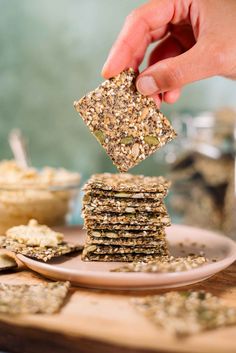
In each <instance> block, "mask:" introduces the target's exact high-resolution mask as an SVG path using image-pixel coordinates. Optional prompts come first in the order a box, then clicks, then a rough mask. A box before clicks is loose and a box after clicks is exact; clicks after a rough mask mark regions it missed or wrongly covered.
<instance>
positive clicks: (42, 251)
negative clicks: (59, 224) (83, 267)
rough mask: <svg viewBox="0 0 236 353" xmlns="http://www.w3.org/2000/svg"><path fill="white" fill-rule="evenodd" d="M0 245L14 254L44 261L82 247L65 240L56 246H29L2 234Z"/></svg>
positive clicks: (79, 249)
mask: <svg viewBox="0 0 236 353" xmlns="http://www.w3.org/2000/svg"><path fill="white" fill-rule="evenodd" d="M0 247H2V248H5V249H7V250H9V251H13V252H15V253H16V254H22V255H25V256H28V257H31V258H34V259H37V260H41V261H44V262H47V261H49V260H51V259H52V258H54V257H59V256H62V255H66V254H69V253H72V252H75V251H81V250H82V249H83V247H82V246H81V245H72V244H68V243H66V242H64V243H61V244H59V245H58V246H56V247H41V246H29V245H26V244H22V243H19V242H18V241H15V240H13V239H9V238H7V237H3V236H2V237H0Z"/></svg>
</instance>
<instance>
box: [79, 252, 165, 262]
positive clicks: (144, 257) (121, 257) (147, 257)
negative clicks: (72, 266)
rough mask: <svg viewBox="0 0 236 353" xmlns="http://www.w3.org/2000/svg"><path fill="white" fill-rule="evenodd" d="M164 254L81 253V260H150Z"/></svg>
mask: <svg viewBox="0 0 236 353" xmlns="http://www.w3.org/2000/svg"><path fill="white" fill-rule="evenodd" d="M162 255H166V254H164V253H162V254H149V255H147V254H134V253H132V254H93V253H89V254H87V255H83V254H82V257H81V258H82V260H83V261H100V262H132V261H147V262H148V261H151V260H154V259H156V258H157V257H158V256H162Z"/></svg>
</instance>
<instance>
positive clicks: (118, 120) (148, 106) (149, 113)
mask: <svg viewBox="0 0 236 353" xmlns="http://www.w3.org/2000/svg"><path fill="white" fill-rule="evenodd" d="M136 76H137V74H136V73H135V72H134V70H133V69H128V70H126V71H123V72H121V73H120V74H119V75H118V76H116V77H113V78H111V79H109V80H106V81H104V82H103V83H102V84H101V85H100V86H99V87H98V88H96V89H95V90H94V91H93V92H90V93H88V94H87V95H86V96H84V97H83V98H81V99H80V100H79V101H76V102H74V107H75V109H76V110H77V111H78V112H79V113H80V114H81V116H82V118H83V120H84V122H85V123H86V124H87V126H88V127H89V129H90V130H91V132H92V133H93V134H94V135H95V136H96V138H97V140H98V141H99V142H100V143H101V145H102V146H103V147H104V148H105V150H106V152H107V154H108V155H109V156H110V158H111V159H112V161H113V163H114V164H115V165H116V166H117V168H118V170H119V171H121V172H126V171H127V170H129V169H130V168H132V167H134V166H135V165H136V164H138V163H139V162H141V161H142V160H144V159H145V158H147V157H148V156H149V155H151V154H152V153H153V152H155V151H156V150H157V149H159V148H160V147H162V146H164V145H165V144H166V143H167V142H168V141H170V140H172V139H173V138H174V137H175V136H176V133H175V131H174V129H173V128H172V127H171V125H170V122H169V121H168V119H167V118H166V117H165V116H164V115H163V114H162V113H161V112H160V111H159V110H158V109H157V107H156V104H155V102H154V100H153V99H152V98H150V97H145V96H143V95H141V94H140V93H139V92H138V91H137V89H136V86H135V80H136Z"/></svg>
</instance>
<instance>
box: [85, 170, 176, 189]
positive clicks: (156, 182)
mask: <svg viewBox="0 0 236 353" xmlns="http://www.w3.org/2000/svg"><path fill="white" fill-rule="evenodd" d="M169 187H170V182H169V181H168V180H167V179H166V178H164V177H163V176H158V177H149V176H144V175H133V174H128V173H125V174H124V173H120V174H112V173H101V174H93V175H92V176H91V178H90V179H89V180H88V182H87V183H86V184H85V186H84V187H83V190H85V191H90V190H94V189H95V190H97V189H99V190H104V191H116V192H120V193H122V192H128V193H129V192H130V193H142V192H145V193H150V192H153V193H164V192H166V191H167V190H168V189H169Z"/></svg>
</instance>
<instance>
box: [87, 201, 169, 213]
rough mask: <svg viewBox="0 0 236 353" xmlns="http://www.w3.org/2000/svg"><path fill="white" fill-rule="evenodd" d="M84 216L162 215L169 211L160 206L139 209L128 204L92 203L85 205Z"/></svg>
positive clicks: (146, 206)
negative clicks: (116, 214)
mask: <svg viewBox="0 0 236 353" xmlns="http://www.w3.org/2000/svg"><path fill="white" fill-rule="evenodd" d="M82 212H83V214H84V215H86V214H91V213H92V214H97V213H103V212H105V213H108V212H111V213H132V214H136V215H137V214H138V213H139V212H141V213H145V212H152V213H160V214H166V213H167V210H166V207H165V205H163V204H159V205H158V206H152V205H151V206H149V205H140V206H138V207H131V206H127V205H126V204H119V203H117V204H114V205H112V206H111V205H95V204H94V203H92V204H91V205H84V206H83V210H82Z"/></svg>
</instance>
